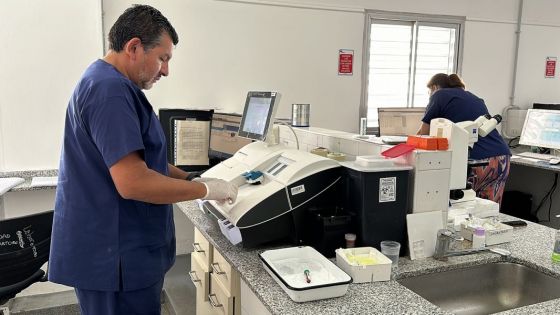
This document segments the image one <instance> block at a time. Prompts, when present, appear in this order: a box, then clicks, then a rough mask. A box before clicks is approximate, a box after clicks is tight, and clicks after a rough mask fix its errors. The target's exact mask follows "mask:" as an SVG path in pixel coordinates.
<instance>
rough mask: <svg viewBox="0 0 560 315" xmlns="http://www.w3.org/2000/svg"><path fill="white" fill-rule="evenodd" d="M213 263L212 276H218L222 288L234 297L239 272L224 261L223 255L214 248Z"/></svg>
mask: <svg viewBox="0 0 560 315" xmlns="http://www.w3.org/2000/svg"><path fill="white" fill-rule="evenodd" d="M212 255H213V262H212V268H211V270H212V274H213V275H215V276H216V280H217V281H218V282H220V284H221V285H222V287H224V289H226V292H227V293H228V294H229V295H234V292H232V291H233V288H235V285H236V284H237V282H236V280H237V279H236V276H237V272H236V271H235V270H232V268H231V265H230V264H229V263H228V262H227V261H226V260H225V259H224V257H223V256H222V254H220V252H218V251H217V250H216V249H215V248H214V252H213V254H212Z"/></svg>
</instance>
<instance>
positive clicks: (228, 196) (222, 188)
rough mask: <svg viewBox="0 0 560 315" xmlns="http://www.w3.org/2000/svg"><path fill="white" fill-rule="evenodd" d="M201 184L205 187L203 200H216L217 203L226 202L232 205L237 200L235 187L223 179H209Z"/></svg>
mask: <svg viewBox="0 0 560 315" xmlns="http://www.w3.org/2000/svg"><path fill="white" fill-rule="evenodd" d="M202 183H203V184H204V186H206V196H204V197H203V198H202V199H203V200H216V201H218V202H219V203H223V202H225V201H227V202H229V203H230V204H232V203H234V202H235V200H236V199H237V186H235V185H233V184H231V183H229V182H226V181H225V180H223V179H216V178H209V179H208V180H207V181H204V182H202Z"/></svg>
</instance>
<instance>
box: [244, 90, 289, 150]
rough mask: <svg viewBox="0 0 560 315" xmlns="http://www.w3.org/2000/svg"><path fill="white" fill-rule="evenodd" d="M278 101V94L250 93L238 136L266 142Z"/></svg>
mask: <svg viewBox="0 0 560 315" xmlns="http://www.w3.org/2000/svg"><path fill="white" fill-rule="evenodd" d="M278 99H279V94H278V93H277V92H249V93H248V94H247V100H246V101H245V108H244V109H243V117H242V119H241V124H240V127H239V132H238V133H237V134H238V136H240V137H244V138H249V139H253V140H260V141H264V140H265V139H266V136H267V134H268V130H269V129H270V128H272V125H273V122H272V120H273V119H274V114H275V112H276V108H275V105H276V103H278Z"/></svg>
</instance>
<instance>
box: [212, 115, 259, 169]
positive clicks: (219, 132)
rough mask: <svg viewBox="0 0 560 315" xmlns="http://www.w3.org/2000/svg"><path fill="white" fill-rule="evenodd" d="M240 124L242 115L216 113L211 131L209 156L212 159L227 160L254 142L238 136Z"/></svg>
mask: <svg viewBox="0 0 560 315" xmlns="http://www.w3.org/2000/svg"><path fill="white" fill-rule="evenodd" d="M240 123H241V115H239V114H225V113H214V116H212V129H211V130H210V152H209V155H210V157H211V158H217V159H219V160H225V159H227V158H230V157H231V156H232V155H234V154H235V152H237V151H239V149H241V148H242V147H244V146H246V145H247V144H249V143H251V142H252V140H251V139H247V138H241V137H238V136H237V132H238V131H239V124H240Z"/></svg>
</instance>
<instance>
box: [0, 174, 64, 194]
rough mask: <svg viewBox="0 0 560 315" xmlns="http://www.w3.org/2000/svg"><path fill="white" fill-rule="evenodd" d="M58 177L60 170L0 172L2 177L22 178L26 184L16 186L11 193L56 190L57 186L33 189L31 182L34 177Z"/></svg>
mask: <svg viewBox="0 0 560 315" xmlns="http://www.w3.org/2000/svg"><path fill="white" fill-rule="evenodd" d="M51 176H58V170H30V171H10V172H0V178H1V177H21V178H23V179H25V182H23V183H21V184H19V185H17V186H15V187H14V188H12V189H10V190H9V191H30V190H45V189H56V186H36V187H31V180H32V179H33V177H51Z"/></svg>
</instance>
